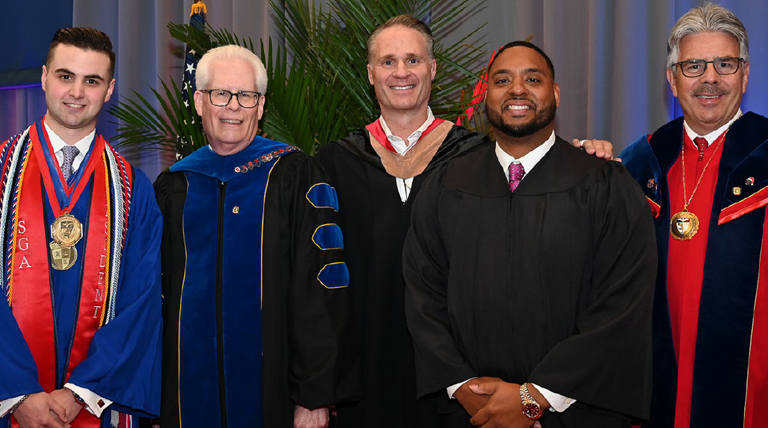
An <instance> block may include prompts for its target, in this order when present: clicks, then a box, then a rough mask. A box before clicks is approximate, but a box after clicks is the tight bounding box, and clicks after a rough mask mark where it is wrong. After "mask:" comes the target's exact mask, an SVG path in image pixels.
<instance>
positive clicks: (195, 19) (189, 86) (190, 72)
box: [176, 13, 205, 160]
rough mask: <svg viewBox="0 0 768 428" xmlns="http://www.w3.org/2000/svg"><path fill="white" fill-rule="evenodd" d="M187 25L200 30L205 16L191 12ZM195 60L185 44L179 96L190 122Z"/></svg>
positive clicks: (203, 26) (203, 24)
mask: <svg viewBox="0 0 768 428" xmlns="http://www.w3.org/2000/svg"><path fill="white" fill-rule="evenodd" d="M189 25H191V26H194V27H196V28H198V29H199V30H201V31H202V30H203V29H204V28H205V16H204V15H203V14H202V13H193V14H192V15H190V17H189ZM197 61H198V58H197V54H196V53H195V51H194V50H192V49H190V47H189V46H187V48H186V57H185V61H184V77H183V78H182V81H181V97H182V99H183V100H184V105H185V106H186V107H187V111H189V115H190V116H191V117H192V123H194V121H195V119H196V118H195V114H193V113H192V107H191V106H190V103H192V102H193V100H192V99H191V98H192V97H191V96H190V94H194V93H195V90H196V87H195V74H196V73H197ZM177 138H178V139H179V140H183V138H182V137H181V136H179V137H177ZM179 143H180V144H182V145H184V144H186V143H187V142H186V141H179ZM182 157H183V155H182V154H181V153H179V152H178V151H177V152H176V160H180V159H181V158H182Z"/></svg>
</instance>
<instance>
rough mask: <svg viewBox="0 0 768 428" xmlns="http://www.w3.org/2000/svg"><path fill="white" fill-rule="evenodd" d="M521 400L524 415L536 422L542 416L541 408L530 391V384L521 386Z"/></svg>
mask: <svg viewBox="0 0 768 428" xmlns="http://www.w3.org/2000/svg"><path fill="white" fill-rule="evenodd" d="M520 400H522V402H523V414H524V415H525V416H527V417H528V419H530V420H532V421H535V420H537V419H539V418H540V417H541V415H542V413H543V412H542V411H541V406H540V405H539V403H537V402H536V399H534V398H533V396H532V395H531V393H530V391H528V384H527V383H524V384H522V385H520Z"/></svg>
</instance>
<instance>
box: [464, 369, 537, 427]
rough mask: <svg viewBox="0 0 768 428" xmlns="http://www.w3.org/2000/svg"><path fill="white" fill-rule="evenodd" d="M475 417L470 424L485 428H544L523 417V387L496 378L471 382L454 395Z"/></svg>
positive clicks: (478, 379)
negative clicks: (521, 394) (521, 388)
mask: <svg viewBox="0 0 768 428" xmlns="http://www.w3.org/2000/svg"><path fill="white" fill-rule="evenodd" d="M453 396H454V398H456V399H457V400H458V401H459V403H460V404H461V405H462V406H463V407H464V409H465V410H466V411H467V413H469V415H470V416H472V419H471V420H470V423H471V424H472V425H473V426H478V427H483V428H529V427H534V428H541V424H540V423H539V421H532V420H530V419H528V417H526V416H525V415H524V414H523V404H522V401H521V400H520V385H519V384H516V383H508V382H504V381H503V380H501V379H499V378H495V377H481V378H476V379H471V380H469V381H468V382H466V383H465V384H463V385H462V386H461V387H459V389H457V390H456V392H455V393H454V394H453Z"/></svg>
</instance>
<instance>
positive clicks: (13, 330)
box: [0, 293, 43, 414]
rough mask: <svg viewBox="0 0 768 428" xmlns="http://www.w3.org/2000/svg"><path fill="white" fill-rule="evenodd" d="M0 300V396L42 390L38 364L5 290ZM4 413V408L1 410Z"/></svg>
mask: <svg viewBox="0 0 768 428" xmlns="http://www.w3.org/2000/svg"><path fill="white" fill-rule="evenodd" d="M2 298H3V301H2V302H0V367H2V373H3V374H2V375H0V400H5V399H7V398H13V397H18V396H19V395H24V394H33V393H37V392H42V391H43V387H42V386H40V383H39V382H38V381H37V366H36V365H35V360H34V358H32V352H30V350H29V347H28V346H27V342H26V340H24V336H23V335H22V333H21V330H20V329H19V325H18V324H17V323H16V318H14V316H13V313H12V312H11V308H10V306H8V301H7V299H6V296H5V294H4V293H3V296H2ZM0 414H2V411H0Z"/></svg>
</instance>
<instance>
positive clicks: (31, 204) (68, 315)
mask: <svg viewBox="0 0 768 428" xmlns="http://www.w3.org/2000/svg"><path fill="white" fill-rule="evenodd" d="M114 68H115V54H114V53H113V52H112V43H111V42H110V40H109V37H108V36H107V35H106V34H104V33H102V32H101V31H98V30H94V29H91V28H62V29H60V30H58V31H57V32H56V34H55V35H54V37H53V40H52V41H51V45H50V50H49V52H48V58H47V60H46V63H45V65H44V66H43V74H42V86H43V90H44V91H45V99H46V104H47V107H48V111H47V112H46V114H45V116H44V117H43V118H42V119H40V120H39V121H37V122H35V123H33V124H32V125H30V126H29V128H27V129H26V130H25V131H24V132H23V133H22V134H21V135H17V136H15V137H13V138H11V139H9V140H7V141H6V142H4V143H3V144H2V147H0V168H1V169H0V174H2V177H1V180H0V183H2V187H1V188H0V195H2V196H1V197H0V213H1V214H0V220H1V222H0V225H1V226H0V242H1V243H2V249H1V250H0V251H2V255H3V258H2V259H3V266H2V276H1V277H0V289H1V290H2V292H3V295H4V296H5V298H6V303H7V304H0V331H2V334H0V366H2V367H3V372H2V373H3V374H2V375H1V376H0V417H2V418H1V419H0V426H3V427H5V426H10V425H12V426H14V427H17V426H18V427H22V428H26V427H39V426H42V427H58V426H62V425H63V426H69V424H71V426H72V427H99V426H111V427H123V426H126V427H127V426H132V425H131V424H132V423H133V421H132V419H133V417H134V416H153V415H157V414H158V413H159V398H160V397H159V391H160V388H159V384H160V376H159V375H160V372H159V367H160V335H161V301H162V300H161V295H160V275H159V274H160V270H159V262H158V258H159V248H160V238H161V235H162V230H161V226H162V224H161V221H160V213H159V211H158V209H157V204H156V203H155V201H154V199H153V198H152V195H153V194H152V188H151V184H150V182H149V180H148V179H147V177H146V176H145V175H144V174H143V173H142V172H141V171H139V170H137V169H134V168H133V167H131V165H129V164H128V162H127V161H126V160H125V159H124V158H123V157H122V156H120V154H119V153H117V152H116V151H115V150H114V149H112V147H110V146H109V144H108V143H107V142H106V141H105V140H104V138H103V137H102V136H101V135H100V134H99V133H97V132H96V119H97V116H98V114H99V112H100V111H101V108H102V106H103V105H104V103H105V102H106V101H108V100H109V98H110V96H111V95H112V90H113V89H114V84H115V80H114V79H113V73H114ZM83 409H85V410H86V411H82V410H83Z"/></svg>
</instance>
